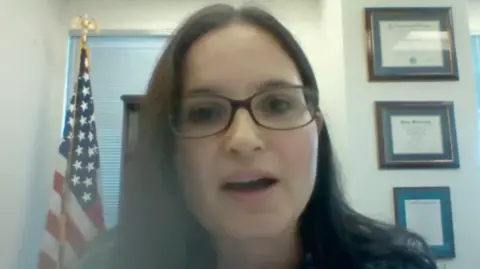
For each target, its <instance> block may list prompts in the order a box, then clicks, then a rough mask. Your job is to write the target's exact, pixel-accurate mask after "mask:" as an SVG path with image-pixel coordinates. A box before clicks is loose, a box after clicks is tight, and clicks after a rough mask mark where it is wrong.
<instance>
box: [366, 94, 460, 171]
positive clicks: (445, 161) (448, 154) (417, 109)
mask: <svg viewBox="0 0 480 269" xmlns="http://www.w3.org/2000/svg"><path fill="white" fill-rule="evenodd" d="M375 117H376V127H377V147H378V160H379V167H380V168H381V169H401V168H458V167H460V163H459V157H458V147H457V138H456V131H455V118H454V111H453V102H393V101H386V102H381V101H379V102H375Z"/></svg>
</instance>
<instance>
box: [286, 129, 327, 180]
mask: <svg viewBox="0 0 480 269" xmlns="http://www.w3.org/2000/svg"><path fill="white" fill-rule="evenodd" d="M279 138H280V137H279ZM282 138H283V139H282V141H277V144H278V145H279V146H278V149H279V153H278V155H279V156H280V158H281V159H282V160H281V162H282V166H283V165H285V167H289V171H290V172H291V173H294V175H292V177H293V178H297V179H300V178H301V179H305V180H314V179H315V175H316V170H317V151H318V134H317V132H316V129H314V128H310V127H308V128H305V129H301V130H298V131H297V132H294V133H292V134H285V135H284V136H283V137H282Z"/></svg>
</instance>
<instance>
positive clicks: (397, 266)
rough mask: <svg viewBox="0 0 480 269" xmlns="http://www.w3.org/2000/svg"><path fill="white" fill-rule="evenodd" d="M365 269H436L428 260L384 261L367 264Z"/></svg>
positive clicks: (386, 258)
mask: <svg viewBox="0 0 480 269" xmlns="http://www.w3.org/2000/svg"><path fill="white" fill-rule="evenodd" d="M365 269H437V266H436V264H435V263H433V262H431V261H430V260H428V259H426V260H423V261H422V260H420V259H419V260H417V261H414V260H401V259H396V258H393V259H389V258H388V257H385V258H384V259H381V260H377V261H372V262H368V263H367V264H366V266H365Z"/></svg>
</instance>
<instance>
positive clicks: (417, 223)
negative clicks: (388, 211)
mask: <svg viewBox="0 0 480 269" xmlns="http://www.w3.org/2000/svg"><path fill="white" fill-rule="evenodd" d="M393 197H394V201H393V202H394V207H395V208H394V209H395V223H396V224H397V226H400V227H402V228H406V229H408V230H410V231H412V232H414V233H417V234H418V235H420V236H422V237H423V239H425V241H426V242H427V244H428V246H429V249H430V251H431V252H432V254H433V255H434V257H435V258H437V259H442V258H443V259H451V258H454V257H455V242H454V232H453V221H452V205H451V199H450V188H449V187H444V186H440V187H401V188H394V189H393Z"/></svg>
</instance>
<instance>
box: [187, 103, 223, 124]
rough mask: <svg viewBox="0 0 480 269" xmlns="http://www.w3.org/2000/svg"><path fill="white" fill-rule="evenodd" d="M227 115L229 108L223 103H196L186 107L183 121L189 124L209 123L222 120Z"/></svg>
mask: <svg viewBox="0 0 480 269" xmlns="http://www.w3.org/2000/svg"><path fill="white" fill-rule="evenodd" d="M226 115H227V109H226V108H225V106H223V105H221V104H215V103H203V104H195V105H189V106H187V107H185V110H184V112H183V121H184V122H186V123H189V124H209V123H215V122H218V121H222V120H223V119H224V118H225V117H226Z"/></svg>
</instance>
